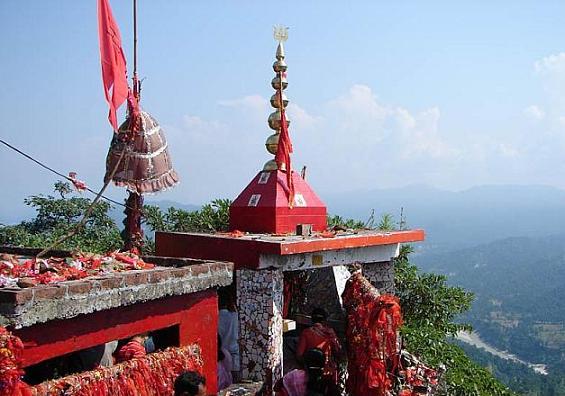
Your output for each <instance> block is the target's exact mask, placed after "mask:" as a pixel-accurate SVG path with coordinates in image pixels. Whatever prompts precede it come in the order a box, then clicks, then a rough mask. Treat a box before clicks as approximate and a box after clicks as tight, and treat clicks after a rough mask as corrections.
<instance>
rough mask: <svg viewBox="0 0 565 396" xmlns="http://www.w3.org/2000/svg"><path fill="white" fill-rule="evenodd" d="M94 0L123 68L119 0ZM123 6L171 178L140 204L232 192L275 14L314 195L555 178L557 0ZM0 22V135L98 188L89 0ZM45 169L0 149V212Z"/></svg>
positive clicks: (246, 167) (242, 172)
mask: <svg viewBox="0 0 565 396" xmlns="http://www.w3.org/2000/svg"><path fill="white" fill-rule="evenodd" d="M110 3H111V5H112V7H113V10H114V15H115V17H116V20H117V22H118V24H119V25H120V28H121V32H122V40H123V43H124V49H125V52H126V57H127V58H128V61H129V63H130V65H131V63H132V60H133V56H132V16H131V0H111V1H110ZM138 13H139V15H138V21H139V22H138V25H139V72H140V77H142V78H144V82H143V92H142V106H143V108H144V109H145V110H146V111H148V112H149V113H151V114H152V115H153V116H154V117H155V118H156V119H157V120H158V121H159V122H160V124H161V125H162V126H163V128H164V131H165V134H166V136H167V139H168V140H169V144H170V146H169V147H170V152H171V155H172V158H173V162H174V166H175V168H176V170H177V171H178V173H179V174H180V177H181V184H180V185H179V186H177V187H176V188H175V189H173V190H170V191H167V192H165V193H161V194H159V195H156V196H155V197H152V198H151V199H163V200H174V201H178V202H182V203H193V204H199V203H204V202H207V201H209V200H211V199H213V198H217V197H226V198H235V197H236V196H237V195H238V194H239V192H240V191H241V190H243V188H244V187H245V186H246V185H247V183H248V182H249V181H250V180H251V179H252V178H253V176H254V175H255V174H256V173H257V172H258V171H259V170H261V169H262V166H263V164H264V163H265V162H266V161H268V160H269V159H271V158H272V156H271V155H269V154H268V153H267V152H266V150H265V148H264V142H265V139H266V138H267V137H268V136H269V135H270V134H271V130H270V129H269V127H268V125H267V117H268V115H269V113H270V112H271V111H272V109H271V107H270V105H269V103H268V99H269V97H270V96H271V95H272V93H273V90H272V88H271V86H270V80H271V78H272V77H273V76H274V74H273V71H272V68H271V65H272V63H273V61H274V54H275V49H276V43H275V41H274V39H273V37H272V27H273V25H275V24H283V25H285V26H288V27H289V39H288V41H287V43H286V47H285V48H286V55H287V57H286V61H287V63H288V67H289V68H288V81H289V87H288V89H287V91H286V94H287V96H288V97H289V99H290V105H289V110H288V113H289V118H290V119H291V124H290V135H291V139H292V141H293V145H294V151H295V152H294V154H293V157H292V158H293V166H294V168H295V169H301V168H302V166H303V165H306V166H307V169H308V173H307V178H308V182H309V183H310V184H311V185H312V187H313V188H314V189H315V190H316V191H317V192H319V193H320V195H321V196H322V198H323V194H324V193H330V192H333V191H338V192H344V191H356V190H371V189H377V188H393V187H400V186H404V185H409V184H427V185H430V186H435V187H438V188H443V189H449V190H460V189H465V188H469V187H472V186H476V185H483V184H536V185H539V184H542V185H549V186H554V187H557V188H565V177H564V173H565V163H564V161H563V157H564V154H565V2H559V1H539V0H538V1H519V0H512V1H497V2H492V1H465V2H463V1H461V2H452V1H426V2H422V1H394V2H392V1H374V0H373V1H355V2H343V1H330V0H326V1H307V2H306V1H286V2H280V3H278V2H266V1H212V0H209V1H181V0H138ZM0 17H1V19H2V24H0V76H1V78H2V83H1V84H2V89H0V119H1V120H2V121H1V123H0V137H1V138H2V139H4V140H6V141H8V142H9V143H11V144H13V145H15V146H17V147H19V148H21V149H22V150H24V151H26V152H28V153H30V154H31V155H33V156H35V157H37V158H38V159H40V160H42V161H44V162H45V163H47V164H48V165H49V166H51V167H53V168H55V169H57V170H59V171H61V172H62V173H65V174H66V173H68V172H71V171H74V172H77V173H78V177H79V178H80V179H82V180H84V181H86V183H87V184H88V185H89V186H90V187H91V188H93V189H98V188H100V187H101V185H102V178H103V175H104V171H105V157H106V153H107V150H108V145H109V142H110V139H111V136H112V131H111V127H110V125H109V123H108V121H107V112H108V107H107V104H106V102H105V100H104V95H103V89H102V82H101V72H100V59H99V48H98V31H97V28H98V27H97V16H96V0H56V1H40V0H33V1H32V0H1V1H0ZM121 114H122V115H121V117H122V118H123V111H122V113H121ZM56 180H57V179H56V177H55V176H54V175H52V174H50V173H48V172H46V171H44V170H42V169H41V168H38V167H37V165H34V164H33V163H31V162H29V161H28V160H26V159H24V158H22V157H20V156H19V155H18V154H16V153H14V152H12V151H9V150H7V149H5V148H4V147H3V146H0V181H1V185H2V197H1V198H0V222H13V221H16V220H18V219H19V218H20V217H21V216H22V214H23V213H25V210H24V209H25V206H24V204H23V200H24V198H25V197H27V196H29V195H32V194H49V193H51V192H52V187H53V184H54V182H55V181H56ZM108 195H109V196H111V197H113V198H116V199H120V200H121V199H123V198H124V197H125V192H124V191H123V190H122V189H120V188H117V187H111V188H110V189H109V192H108Z"/></svg>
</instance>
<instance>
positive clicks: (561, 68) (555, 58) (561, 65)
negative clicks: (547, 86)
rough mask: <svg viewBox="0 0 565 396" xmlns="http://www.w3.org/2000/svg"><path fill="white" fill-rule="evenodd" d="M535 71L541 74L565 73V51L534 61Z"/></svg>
mask: <svg viewBox="0 0 565 396" xmlns="http://www.w3.org/2000/svg"><path fill="white" fill-rule="evenodd" d="M534 69H535V71H536V72H537V73H538V74H540V75H547V74H555V73H556V74H564V73H565V52H560V53H559V54H553V55H549V56H546V57H545V58H542V59H540V60H538V61H536V62H535V63H534Z"/></svg>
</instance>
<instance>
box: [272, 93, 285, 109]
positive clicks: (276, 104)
mask: <svg viewBox="0 0 565 396" xmlns="http://www.w3.org/2000/svg"><path fill="white" fill-rule="evenodd" d="M282 99H283V105H284V107H285V108H286V106H288V98H287V97H286V95H285V94H284V93H283V94H282ZM279 102H280V98H279V94H278V93H277V92H275V93H274V94H273V96H271V106H273V107H274V108H275V109H280V108H281V106H280V103H279Z"/></svg>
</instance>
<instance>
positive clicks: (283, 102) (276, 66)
mask: <svg viewBox="0 0 565 396" xmlns="http://www.w3.org/2000/svg"><path fill="white" fill-rule="evenodd" d="M273 37H274V38H275V40H276V41H277V42H278V45H277V52H276V55H275V57H276V60H275V63H273V70H274V72H275V77H274V78H273V80H272V81H271V86H272V87H273V89H274V90H275V93H274V94H273V96H271V100H270V102H271V106H273V107H274V108H275V111H274V112H273V113H271V114H270V115H269V119H268V123H269V127H270V128H271V129H273V130H274V131H275V133H274V134H272V135H271V136H269V137H268V138H267V141H266V142H265V147H266V148H267V151H268V152H269V153H271V154H273V155H275V154H276V153H277V147H278V145H279V134H280V133H281V109H283V108H286V106H287V105H288V99H287V97H286V95H285V94H284V93H283V92H282V91H284V90H285V89H286V87H287V86H288V82H287V81H286V69H287V66H286V62H285V61H284V56H285V55H284V47H283V43H284V42H285V41H286V40H288V27H285V26H282V25H275V26H274V27H273ZM286 122H287V124H290V121H289V120H288V118H287V119H286ZM283 168H284V167H283ZM277 169H278V166H277V163H276V161H275V160H274V159H272V160H269V161H268V162H267V163H266V164H265V166H264V167H263V170H265V171H271V170H277ZM281 170H284V169H281Z"/></svg>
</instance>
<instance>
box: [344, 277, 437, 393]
mask: <svg viewBox="0 0 565 396" xmlns="http://www.w3.org/2000/svg"><path fill="white" fill-rule="evenodd" d="M343 303H344V307H345V309H346V311H347V340H348V342H349V349H348V355H349V356H348V357H349V360H348V372H349V377H348V379H347V384H346V385H347V391H348V393H349V394H350V395H352V396H384V395H390V394H391V392H393V394H397V395H399V396H417V395H429V394H432V393H433V391H434V390H435V388H436V387H437V385H438V379H439V378H438V377H439V376H438V372H437V371H436V370H434V369H431V368H429V367H426V366H425V365H424V364H422V363H421V362H420V361H418V359H416V358H415V357H414V356H413V355H411V354H410V353H408V352H406V351H402V352H401V351H400V348H399V345H398V344H399V343H398V330H399V328H400V326H402V313H401V310H400V302H399V300H398V298H397V297H395V296H392V295H388V294H383V295H380V294H379V292H378V290H377V289H376V288H375V287H374V286H373V285H371V283H370V282H369V281H368V280H367V279H366V278H364V277H363V275H361V273H360V272H355V273H354V274H353V275H351V277H350V278H349V280H348V281H347V284H346V287H345V291H344V292H343ZM401 358H402V359H401ZM393 388H394V391H393Z"/></svg>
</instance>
